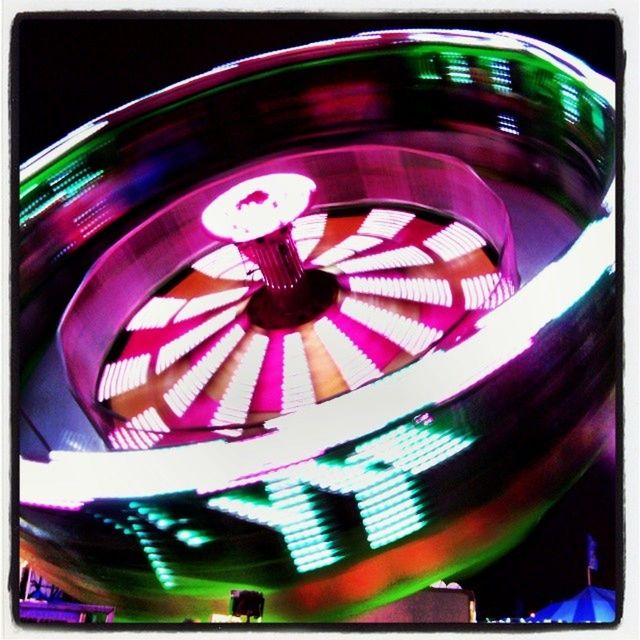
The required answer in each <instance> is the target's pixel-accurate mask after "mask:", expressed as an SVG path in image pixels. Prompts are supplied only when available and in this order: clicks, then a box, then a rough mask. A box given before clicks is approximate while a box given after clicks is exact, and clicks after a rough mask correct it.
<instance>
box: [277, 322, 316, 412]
mask: <svg viewBox="0 0 640 640" xmlns="http://www.w3.org/2000/svg"><path fill="white" fill-rule="evenodd" d="M315 401H316V396H315V392H314V390H313V382H312V381H311V372H310V371H309V363H308V362H307V354H306V353H305V350H304V343H303V342H302V336H301V335H300V334H299V333H297V332H296V333H288V334H287V335H286V336H285V337H284V340H283V350H282V411H283V412H284V413H288V412H290V411H294V410H295V409H299V408H300V407H304V406H306V405H308V404H313V403H314V402H315Z"/></svg>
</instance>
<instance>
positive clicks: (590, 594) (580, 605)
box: [529, 587, 616, 622]
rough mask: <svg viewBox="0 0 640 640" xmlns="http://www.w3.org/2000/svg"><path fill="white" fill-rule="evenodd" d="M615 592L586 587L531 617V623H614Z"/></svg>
mask: <svg viewBox="0 0 640 640" xmlns="http://www.w3.org/2000/svg"><path fill="white" fill-rule="evenodd" d="M615 619H616V592H615V591H611V590H610V589H601V588H600V587H587V588H586V589H583V590H582V591H581V592H580V593H579V594H577V595H575V596H574V597H573V598H570V599H569V600H563V601H562V602H553V603H551V604H550V605H548V606H546V607H544V609H540V611H538V612H537V613H536V615H535V618H533V617H531V618H529V620H530V621H531V622H533V621H535V622H543V621H544V620H551V621H553V622H614V621H615Z"/></svg>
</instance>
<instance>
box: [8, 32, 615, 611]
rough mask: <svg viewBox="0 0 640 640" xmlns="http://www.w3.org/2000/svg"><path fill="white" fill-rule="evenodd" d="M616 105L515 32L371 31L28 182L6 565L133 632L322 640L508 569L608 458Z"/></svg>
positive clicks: (42, 169)
mask: <svg viewBox="0 0 640 640" xmlns="http://www.w3.org/2000/svg"><path fill="white" fill-rule="evenodd" d="M612 100H613V98H612V83H611V82H610V81H608V80H606V79H605V78H602V77H601V76H598V75H596V74H595V73H594V72H592V71H591V70H590V69H588V68H587V67H585V65H584V64H583V63H581V62H579V61H576V60H575V59H572V58H570V57H569V56H567V55H566V54H563V53H562V52H559V51H558V50H557V49H554V48H553V47H549V46H547V45H544V44H542V43H539V42H537V41H532V40H530V39H527V38H524V37H522V36H507V35H488V34H480V33H475V32H474V33H472V32H464V33H462V32H443V31H418V32H410V31H407V32H384V33H375V34H364V35H361V36H355V37H353V38H348V39H345V40H340V41H335V42H327V43H319V44H316V45H309V46H308V47H302V48H300V49H295V50H290V51H285V52H276V53H273V54H268V55H265V56H259V57H256V58H251V59H247V60H243V61H240V62H238V63H233V64H230V65H225V66H224V67H220V68H218V69H214V70H213V71H211V72H210V73H208V74H204V75H203V76H199V77H197V78H193V79H191V80H189V81H186V82H184V83H180V84H178V85H175V86H174V87H170V88H168V89H166V90H165V91H162V92H159V93H157V94H154V95H152V96H148V97H147V98H144V99H142V100H140V101H137V102H134V103H132V104H130V105H127V106H126V107H123V108H122V109H119V110H116V111H114V112H112V113H109V114H107V115H105V116H103V117H101V118H98V119H96V120H95V121H93V122H91V123H89V124H88V125H86V126H85V127H83V128H81V129H79V130H78V131H77V132H74V134H70V136H69V137H68V138H67V139H65V140H63V141H61V142H60V143H59V144H58V145H57V146H54V147H53V148H52V149H50V150H48V151H46V152H43V154H41V155H40V156H38V157H36V158H34V159H32V160H31V161H29V162H28V163H26V164H25V165H24V166H23V167H22V168H21V199H20V205H21V210H20V215H21V217H20V225H21V262H20V268H19V276H20V283H19V284H20V293H21V302H22V305H21V316H20V322H21V331H23V337H22V340H21V346H22V347H24V349H23V351H24V355H25V362H24V367H25V370H27V371H29V372H30V373H29V375H25V381H24V389H23V392H22V396H21V407H20V410H21V464H20V472H21V476H20V480H21V484H20V491H21V495H20V499H21V553H22V555H23V556H25V557H26V558H28V559H29V560H30V561H31V562H32V563H33V565H34V566H35V567H36V568H37V570H38V571H40V572H41V573H42V575H44V576H46V577H48V578H49V579H50V580H51V581H52V582H54V583H55V584H57V585H59V586H60V587H62V588H63V589H64V590H65V591H67V592H68V593H70V594H72V595H74V596H76V597H77V598H80V599H81V600H85V601H90V602H100V603H106V602H108V603H113V604H115V605H116V606H117V610H118V613H119V614H120V616H121V619H136V620H141V619H149V620H181V619H183V618H184V617H200V618H202V617H206V616H207V615H208V614H209V613H211V608H212V606H213V607H214V608H215V607H217V608H218V609H219V610H220V611H224V610H225V609H226V607H227V601H228V594H229V591H230V589H238V588H240V589H250V590H255V591H261V592H263V593H264V594H265V596H266V600H267V602H266V608H265V613H266V616H267V617H266V618H265V619H267V620H311V621H323V620H339V619H346V618H349V617H352V616H354V615H356V614H357V613H358V612H361V611H365V610H367V609H369V608H371V607H374V606H376V605H378V604H381V603H384V602H388V601H392V600H394V599H397V598H399V597H402V596H404V595H407V594H409V593H412V592H413V591H415V590H417V589H420V588H422V587H424V586H426V585H428V584H430V583H432V582H433V581H434V580H436V579H441V578H443V577H448V576H452V575H455V574H456V573H457V572H460V571H463V570H466V571H469V570H472V569H473V567H475V566H481V565H483V564H485V563H486V562H488V561H490V560H491V559H492V558H494V557H496V556H497V555H499V554H500V553H502V552H504V551H505V550H506V549H507V548H509V547H510V546H511V545H513V544H515V543H516V542H517V540H518V539H519V538H520V537H521V536H522V535H523V534H524V532H525V531H526V530H527V529H528V527H530V526H532V524H533V523H534V522H535V521H536V519H537V518H538V517H539V515H540V514H541V513H542V512H543V511H544V509H546V508H548V506H549V504H551V503H552V501H553V499H555V498H556V497H557V496H558V495H559V493H560V492H561V491H562V489H563V487H565V486H566V484H567V483H568V481H570V480H571V479H572V478H573V477H574V476H575V475H576V474H577V473H579V472H580V471H581V470H582V469H583V468H584V467H585V465H586V464H588V462H589V460H591V459H592V458H593V456H594V454H595V452H596V451H597V450H598V449H599V447H600V446H601V445H602V442H603V440H604V438H605V437H606V436H607V433H606V430H603V429H602V428H601V427H598V425H601V424H602V423H603V422H604V423H605V424H606V423H607V420H606V416H607V415H608V414H607V410H608V408H609V407H610V404H611V402H612V395H611V391H612V388H613V380H614V360H613V351H614V350H613V348H612V344H613V340H614V337H615V336H614V326H615V323H614V313H613V308H614V302H615V301H614V295H615V293H614V286H613V284H614V277H615V274H614V270H613V264H614V250H613V247H614V241H613V236H614V223H613V214H612V210H613V203H612V196H611V194H612V193H613V189H612V188H610V187H611V185H612V179H613V172H614V167H613V124H614V113H613V109H612V106H611V104H612ZM605 196H606V197H605ZM74 274H85V275H84V276H83V277H82V280H81V281H79V280H78V277H77V276H76V275H74ZM519 287H520V288H519ZM56 300H61V302H62V303H63V304H64V309H63V308H62V306H61V304H60V303H58V307H57V308H58V309H59V312H60V316H61V317H60V316H58V320H57V322H56V326H55V327H53V326H51V324H50V323H49V322H48V320H49V319H50V318H51V315H52V314H51V312H50V311H49V310H50V309H51V308H54V309H55V308H56V307H55V305H56ZM45 310H47V311H48V313H45ZM63 311H64V313H62V312H63ZM52 329H57V342H56V345H54V346H51V347H47V344H49V343H51V332H52ZM27 332H28V333H27ZM27 335H28V336H29V342H28V343H27V341H26V336H27ZM43 350H44V353H45V355H44V356H42V353H43ZM67 381H68V383H69V385H70V386H69V389H67V387H66V382H67ZM45 382H46V385H50V387H51V389H53V390H55V393H56V399H57V400H56V405H57V406H56V408H55V409H53V408H51V407H46V408H44V409H43V407H42V406H41V402H40V404H39V401H38V392H39V391H42V389H43V385H45ZM46 385H45V386H46ZM47 388H49V387H47ZM575 389H580V393H579V394H576V393H575ZM79 408H81V409H82V411H80V410H79ZM603 416H604V417H603ZM35 432H38V433H39V434H40V441H46V443H47V444H48V448H49V449H52V450H51V451H47V450H46V448H42V446H41V445H39V444H37V442H36V439H35V438H34V433H35ZM97 436H99V437H97ZM38 442H39V441H38ZM567 451H570V452H571V455H566V452H567ZM212 603H213V604H212Z"/></svg>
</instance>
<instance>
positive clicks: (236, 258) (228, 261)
mask: <svg viewBox="0 0 640 640" xmlns="http://www.w3.org/2000/svg"><path fill="white" fill-rule="evenodd" d="M191 268H192V269H195V270H196V271H199V272H200V273H204V274H205V275H206V276H209V277H210V278H221V279H223V280H256V279H260V277H261V275H260V269H259V268H258V265H257V264H256V263H255V262H253V261H252V260H249V258H247V257H245V256H243V255H242V254H241V253H240V251H239V250H238V247H236V246H235V245H234V244H227V245H224V246H223V247H221V248H219V249H216V250H215V251H212V252H211V253H209V254H207V255H206V256H204V257H202V258H200V259H199V260H197V261H196V262H194V263H193V264H192V265H191Z"/></svg>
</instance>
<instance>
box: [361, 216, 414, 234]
mask: <svg viewBox="0 0 640 640" xmlns="http://www.w3.org/2000/svg"><path fill="white" fill-rule="evenodd" d="M414 218H415V215H414V214H413V213H407V212H406V211H395V210H394V209H372V210H371V211H370V212H369V215H367V217H366V218H365V219H364V222H363V223H362V224H361V225H360V228H359V229H358V234H359V235H369V236H377V237H380V238H387V239H388V240H391V239H392V238H394V237H395V236H396V235H397V234H398V232H399V231H401V230H402V229H404V228H405V227H406V226H407V225H408V224H409V223H410V222H411V221H412V220H413V219H414Z"/></svg>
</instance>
